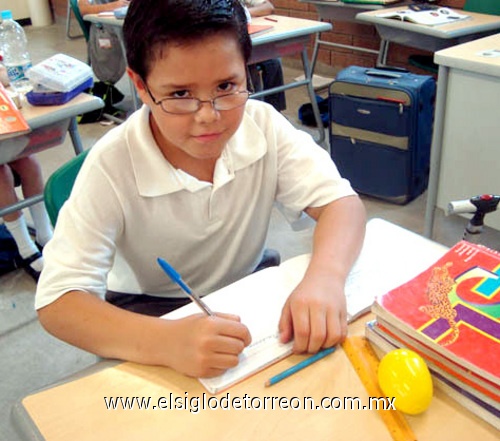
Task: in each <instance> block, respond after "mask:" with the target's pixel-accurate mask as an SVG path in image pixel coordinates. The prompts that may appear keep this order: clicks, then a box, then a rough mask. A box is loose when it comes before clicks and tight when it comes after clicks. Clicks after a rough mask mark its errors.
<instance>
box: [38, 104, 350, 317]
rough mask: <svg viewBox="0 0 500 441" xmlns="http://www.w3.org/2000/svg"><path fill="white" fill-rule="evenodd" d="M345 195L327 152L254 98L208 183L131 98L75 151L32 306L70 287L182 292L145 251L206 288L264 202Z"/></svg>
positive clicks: (245, 245)
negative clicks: (172, 152) (181, 166)
mask: <svg viewBox="0 0 500 441" xmlns="http://www.w3.org/2000/svg"><path fill="white" fill-rule="evenodd" d="M353 194H355V192H354V191H353V190H352V188H351V186H350V184H349V182H348V181H347V180H345V179H342V178H341V177H340V175H339V173H338V171H337V169H336V167H335V165H334V163H333V162H332V160H331V159H330V157H329V155H328V153H327V152H326V151H325V150H324V149H322V148H321V147H319V146H318V145H316V144H315V143H314V141H313V140H312V138H311V137H310V136H309V135H308V134H307V133H305V132H303V131H300V130H297V129H295V128H294V127H293V126H292V125H291V124H290V123H289V122H288V121H287V120H286V118H284V117H283V116H282V115H281V114H280V113H279V112H277V111H275V110H274V108H273V107H272V106H270V105H268V104H266V103H263V102H261V101H257V100H249V101H248V103H247V104H246V108H245V114H244V117H243V121H242V123H241V125H240V127H239V128H238V130H237V132H236V133H235V134H234V136H233V137H232V138H231V139H230V140H229V142H228V144H227V146H226V148H225V149H224V151H223V153H222V155H221V157H220V158H219V159H218V161H217V163H216V167H215V174H214V182H213V184H211V183H207V182H201V181H199V180H198V179H196V178H194V177H192V176H190V175H188V174H187V173H185V172H183V171H181V170H176V169H174V168H173V167H172V165H171V164H170V163H169V162H168V161H167V160H166V159H165V158H164V157H163V155H162V153H161V151H160V149H159V148H158V146H157V144H156V142H155V140H154V138H153V135H152V132H151V129H150V125H149V108H148V107H147V106H143V107H142V108H141V109H140V110H138V111H137V112H135V113H134V114H133V115H132V116H130V118H129V119H128V120H127V121H126V122H125V123H123V124H122V125H120V126H118V127H116V128H115V129H113V130H111V131H110V132H108V133H107V134H106V135H105V136H104V137H103V138H102V139H101V140H99V141H98V142H97V143H96V145H95V146H94V147H93V148H92V150H91V151H90V153H89V155H88V156H87V158H86V160H85V162H84V164H83V167H82V169H81V171H80V173H79V175H78V178H77V180H76V182H75V185H74V187H73V191H72V194H71V196H70V198H69V199H68V201H67V202H66V203H65V205H64V207H63V208H62V209H61V211H60V213H59V217H58V221H57V226H56V229H55V232H54V237H53V239H52V240H51V241H50V242H49V243H48V244H47V246H46V247H45V249H44V258H45V266H44V270H43V272H42V275H41V278H40V280H39V282H38V288H37V293H36V300H35V306H36V308H41V307H43V306H45V305H48V304H49V303H51V302H53V301H55V300H56V299H57V298H59V297H60V296H62V295H63V294H65V293H66V292H68V291H71V290H82V291H87V292H90V293H94V294H96V295H99V296H101V297H103V296H104V294H105V293H106V290H108V289H109V290H112V291H117V292H125V293H130V294H140V293H145V294H149V295H155V296H169V297H183V294H182V292H181V291H180V290H179V288H178V287H177V286H176V285H175V284H173V283H172V282H171V281H170V280H169V279H168V277H167V276H166V275H165V274H164V273H163V272H162V270H161V269H160V267H159V266H158V265H157V262H156V259H157V257H162V258H164V259H166V260H167V261H168V262H169V263H171V264H172V265H173V266H174V268H176V269H177V271H178V272H179V273H180V274H181V275H182V277H183V278H184V279H185V280H186V282H187V283H188V284H189V285H190V286H191V287H192V288H193V289H194V290H196V292H198V293H200V294H201V295H204V294H208V293H209V292H211V291H213V290H215V289H218V288H221V287H222V286H225V285H227V284H229V283H232V282H234V281H236V280H238V279H240V278H242V277H244V276H245V275H247V274H249V273H250V272H251V271H253V269H254V268H255V267H256V265H257V264H258V262H259V260H260V258H261V255H262V251H263V248H264V243H265V239H266V235H267V231H268V227H269V222H270V216H271V211H272V208H273V204H274V202H280V203H281V204H283V206H284V207H286V208H288V209H290V210H292V211H293V212H296V213H300V212H302V211H303V210H304V209H305V208H307V207H318V206H322V205H325V204H328V203H329V202H332V201H333V200H335V199H338V198H342V197H345V196H348V195H353Z"/></svg>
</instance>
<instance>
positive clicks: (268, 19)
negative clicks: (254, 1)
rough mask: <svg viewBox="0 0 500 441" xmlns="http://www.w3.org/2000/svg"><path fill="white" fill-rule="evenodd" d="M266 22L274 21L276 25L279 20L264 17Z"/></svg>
mask: <svg viewBox="0 0 500 441" xmlns="http://www.w3.org/2000/svg"><path fill="white" fill-rule="evenodd" d="M264 20H267V21H274V22H275V23H278V20H276V19H275V18H271V17H264Z"/></svg>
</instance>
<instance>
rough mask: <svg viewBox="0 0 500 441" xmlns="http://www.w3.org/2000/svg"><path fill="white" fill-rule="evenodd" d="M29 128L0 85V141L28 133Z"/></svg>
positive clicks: (0, 84)
mask: <svg viewBox="0 0 500 441" xmlns="http://www.w3.org/2000/svg"><path fill="white" fill-rule="evenodd" d="M30 130H31V129H30V126H29V125H28V123H27V122H26V120H25V119H24V117H23V115H22V113H21V112H20V111H19V109H18V108H17V107H16V105H15V104H14V102H13V101H12V99H11V97H10V96H9V93H8V92H7V90H6V89H5V87H4V86H3V85H2V83H0V139H6V138H11V137H13V136H19V135H22V134H24V133H28V132H30Z"/></svg>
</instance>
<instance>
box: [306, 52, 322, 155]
mask: <svg viewBox="0 0 500 441" xmlns="http://www.w3.org/2000/svg"><path fill="white" fill-rule="evenodd" d="M301 57H302V66H303V67H304V76H305V79H306V81H307V91H308V93H309V99H310V100H311V106H312V110H313V114H314V119H315V121H316V124H317V127H318V135H319V136H318V138H317V139H315V141H316V142H317V143H318V144H320V145H322V146H325V145H324V142H325V128H324V127H323V122H322V121H321V113H320V111H319V107H318V103H317V101H316V93H315V92H314V86H313V82H312V70H311V68H310V66H309V59H308V58H307V49H306V48H304V49H303V50H302V52H301Z"/></svg>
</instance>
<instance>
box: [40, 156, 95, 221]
mask: <svg viewBox="0 0 500 441" xmlns="http://www.w3.org/2000/svg"><path fill="white" fill-rule="evenodd" d="M88 152H89V150H85V151H84V152H83V153H80V154H79V155H78V156H75V157H74V158H72V159H70V160H69V161H68V162H66V164H64V165H62V166H61V167H60V168H58V169H57V170H56V171H55V172H54V173H52V175H51V176H50V177H49V179H48V180H47V183H46V184H45V189H44V195H43V196H44V201H45V207H46V208H47V213H48V214H49V218H50V221H51V222H52V225H54V226H55V224H56V222H57V216H58V215H59V210H60V209H61V207H62V206H63V204H64V202H66V200H67V199H68V197H69V195H70V193H71V190H72V189H73V184H74V183H75V179H76V176H77V175H78V172H79V171H80V168H81V167H82V164H83V161H84V160H85V158H86V157H87V153H88Z"/></svg>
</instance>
